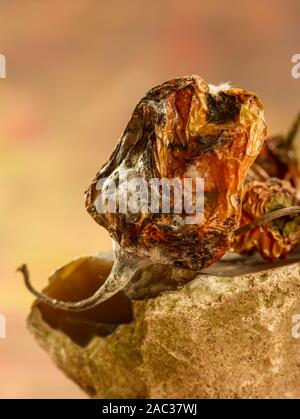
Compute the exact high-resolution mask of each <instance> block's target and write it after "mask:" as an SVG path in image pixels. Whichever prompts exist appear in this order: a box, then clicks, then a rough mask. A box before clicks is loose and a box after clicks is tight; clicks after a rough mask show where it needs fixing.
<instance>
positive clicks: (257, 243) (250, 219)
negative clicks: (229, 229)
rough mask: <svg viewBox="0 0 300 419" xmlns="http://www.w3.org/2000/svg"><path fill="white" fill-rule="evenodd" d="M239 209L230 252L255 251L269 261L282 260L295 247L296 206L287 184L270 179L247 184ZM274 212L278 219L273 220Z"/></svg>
mask: <svg viewBox="0 0 300 419" xmlns="http://www.w3.org/2000/svg"><path fill="white" fill-rule="evenodd" d="M242 208H243V210H242V216H241V222H240V226H241V227H240V229H239V233H240V234H238V235H236V239H235V241H234V243H233V246H232V250H233V251H235V252H238V253H242V254H249V253H251V252H253V251H255V250H256V251H258V252H259V253H260V254H261V256H262V257H263V258H264V259H267V260H270V261H272V260H274V259H277V258H283V257H286V256H287V255H288V254H289V253H291V252H292V251H293V250H294V248H295V247H296V246H297V245H298V243H299V241H300V215H299V211H300V207H299V202H298V200H297V194H296V190H295V189H294V188H293V187H292V185H291V183H290V182H287V181H284V180H279V179H275V178H271V179H269V180H268V181H266V182H258V181H254V182H250V183H247V184H246V186H245V188H244V193H243V204H242ZM278 213H279V214H280V218H275V219H274V218H273V217H274V214H275V215H276V214H278ZM263 216H264V218H262V217H263ZM258 220H259V221H258ZM243 225H245V226H246V228H245V229H243ZM249 227H250V228H249Z"/></svg>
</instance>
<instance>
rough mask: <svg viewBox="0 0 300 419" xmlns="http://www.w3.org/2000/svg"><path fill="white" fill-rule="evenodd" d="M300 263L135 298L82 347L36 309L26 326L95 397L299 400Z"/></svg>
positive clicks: (207, 279)
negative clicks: (125, 313)
mask: <svg viewBox="0 0 300 419" xmlns="http://www.w3.org/2000/svg"><path fill="white" fill-rule="evenodd" d="M299 269H300V264H297V263H295V264H292V265H288V266H284V267H281V268H277V269H274V270H269V271H265V272H260V273H256V274H248V275H243V276H236V277H233V278H232V277H230V278H229V277H228V278H227V277H216V276H208V275H199V276H198V277H197V278H196V279H194V280H193V281H192V282H190V283H188V284H187V285H185V286H183V287H182V288H181V289H180V290H178V291H173V292H166V293H164V294H162V295H161V296H159V297H157V298H155V299H149V300H144V301H137V302H133V303H132V304H133V310H134V321H133V322H131V323H130V324H123V325H120V326H118V327H117V328H116V330H115V331H114V332H113V333H112V334H110V335H108V336H107V337H98V336H97V337H94V338H93V339H92V340H91V341H90V342H89V344H88V345H86V346H85V347H80V346H78V345H77V344H76V343H74V342H73V341H72V340H71V339H70V338H69V337H68V336H66V335H65V334H63V333H62V332H61V331H59V330H55V329H53V328H51V327H50V326H49V325H48V324H47V323H46V322H45V321H44V320H43V318H42V315H41V312H40V310H39V308H38V305H36V304H34V306H33V309H32V312H31V314H30V316H29V319H28V325H29V328H30V330H31V331H32V333H33V334H34V336H35V338H36V340H37V341H38V343H39V344H40V345H41V346H42V347H43V348H44V349H45V350H46V351H47V352H48V353H49V355H50V356H51V358H52V359H53V361H54V363H55V364H56V365H57V366H58V367H59V368H60V369H61V370H62V371H64V373H65V374H66V375H67V376H69V377H70V378H71V379H72V380H74V381H75V382H76V383H77V384H78V385H79V386H80V387H81V388H82V389H83V390H85V391H86V392H87V393H88V394H90V395H91V396H93V397H100V398H278V397H279V398H291V397H296V398H300V339H295V338H293V337H292V327H293V323H292V316H293V315H294V314H296V313H300V277H299Z"/></svg>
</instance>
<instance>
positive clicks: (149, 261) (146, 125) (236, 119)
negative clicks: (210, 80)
mask: <svg viewBox="0 0 300 419" xmlns="http://www.w3.org/2000/svg"><path fill="white" fill-rule="evenodd" d="M265 134H266V124H265V120H264V113H263V106H262V104H261V102H260V101H259V99H258V98H257V96H256V95H255V94H254V93H250V92H247V91H245V90H243V89H237V88H232V87H230V86H228V85H221V86H219V87H216V86H212V85H208V84H207V83H206V82H205V81H204V80H203V79H202V78H201V77H199V76H190V77H183V78H177V79H174V80H171V81H168V82H166V83H163V84H161V85H159V86H157V87H154V88H153V89H151V90H150V91H149V92H148V93H147V94H146V95H145V96H144V97H143V98H142V99H141V100H140V102H139V103H138V104H137V106H136V108H135V109H134V112H133V114H132V117H131V119H130V120H129V122H128V125H127V127H126V129H125V131H124V133H123V135H122V136H121V139H120V140H119V142H118V144H117V146H116V148H115V150H114V152H113V153H112V155H111V157H110V159H109V161H108V162H107V163H106V164H105V165H104V166H103V167H102V168H101V169H100V171H99V173H98V174H97V175H96V177H95V179H94V181H93V182H92V184H91V186H90V187H89V188H88V191H87V194H86V207H87V210H88V212H89V213H90V215H91V216H92V217H93V219H94V220H95V221H96V222H97V223H98V224H100V225H101V226H103V227H104V228H106V229H107V230H108V232H109V234H110V235H111V237H112V238H113V242H114V250H115V261H114V266H113V268H112V271H111V273H110V275H109V276H108V278H107V280H106V282H105V283H104V284H103V285H102V286H101V288H100V289H99V290H98V291H97V292H96V293H95V294H94V295H93V296H92V297H90V298H88V299H85V300H82V301H79V302H61V301H57V300H53V299H51V298H49V297H47V296H44V295H41V294H40V293H38V292H37V291H35V290H34V289H33V287H32V286H31V284H30V281H29V277H28V272H23V273H24V274H25V280H26V284H27V286H28V287H29V288H30V290H31V291H32V292H33V293H35V295H36V296H38V297H39V298H40V299H42V300H43V301H44V302H46V303H48V304H51V305H53V306H55V307H59V308H62V309H66V310H84V309H87V308H91V307H93V306H95V305H97V304H99V303H101V302H102V301H105V300H106V299H108V298H109V297H111V296H112V295H114V294H115V293H116V292H118V291H119V290H121V289H124V287H127V289H128V287H129V288H130V281H131V279H132V277H133V276H134V273H135V272H136V271H137V270H138V269H139V268H141V267H145V266H148V265H153V264H154V265H155V264H161V265H165V266H172V267H176V268H178V269H186V270H194V271H199V270H201V269H202V268H205V267H208V266H209V265H211V264H212V263H214V262H216V261H217V260H219V259H220V258H221V257H222V256H223V255H224V253H225V252H226V251H227V250H228V249H229V247H230V243H231V241H232V240H233V235H234V231H235V230H236V228H237V227H238V226H239V220H240V214H241V193H242V186H243V183H244V180H245V177H246V175H247V172H248V169H249V167H250V166H251V164H252V163H253V161H254V160H255V159H256V157H257V155H258V153H259V151H260V149H261V146H262V143H263V140H264V137H265ZM100 141H101V139H100ZM124 172H125V173H126V178H127V180H131V179H136V178H143V179H144V180H145V181H146V182H150V180H151V179H153V178H158V179H163V178H168V179H175V178H176V179H179V181H180V182H183V180H184V179H185V178H192V179H193V180H194V181H195V180H196V179H198V178H199V179H204V213H203V214H202V216H201V217H200V219H198V221H197V222H196V223H193V224H191V223H187V222H186V216H187V214H186V212H185V210H182V212H181V213H175V212H174V207H175V205H176V204H177V203H176V202H175V200H173V202H172V205H171V210H170V211H169V213H163V212H161V211H159V212H155V213H153V212H151V210H150V209H149V210H148V211H140V212H137V213H136V212H130V211H127V212H126V211H123V212H120V211H118V210H119V209H120V208H117V211H109V210H108V211H106V212H101V211H99V202H100V203H101V202H102V201H101V200H102V198H103V197H102V194H103V189H101V187H99V182H100V184H101V181H102V180H103V179H105V182H108V183H109V182H110V181H113V182H114V184H117V185H118V186H120V184H121V183H122V182H123V181H122V176H123V175H124ZM118 193H119V194H120V190H119V192H118ZM160 198H161V197H160ZM118 202H120V201H118ZM160 205H161V204H160ZM23 271H24V270H23ZM150 285H151V284H150ZM150 285H149V287H150ZM146 295H147V293H146Z"/></svg>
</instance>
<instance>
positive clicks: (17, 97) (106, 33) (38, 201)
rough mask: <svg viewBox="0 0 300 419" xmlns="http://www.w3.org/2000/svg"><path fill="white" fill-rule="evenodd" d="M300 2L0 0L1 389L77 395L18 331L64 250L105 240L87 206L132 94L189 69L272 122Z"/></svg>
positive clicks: (286, 93) (295, 46) (280, 109)
mask: <svg viewBox="0 0 300 419" xmlns="http://www.w3.org/2000/svg"><path fill="white" fill-rule="evenodd" d="M299 15H300V2H299V1H298V0H252V1H246V0H240V1H237V0H226V1H218V0H209V1H201V0H193V1H191V0H172V1H171V0H162V1H158V0H152V1H138V0H110V1H105V0H62V1H58V0H27V1H26V2H25V1H22V0H1V1H0V53H1V54H4V55H5V56H6V59H7V78H6V79H0V92H1V100H0V143H1V154H0V216H1V218H0V262H1V263H0V314H4V315H5V316H6V319H7V339H0V378H1V380H0V398H3V397H21V398H26V397H34V398H35V397H37V398H40V397H85V395H84V394H83V393H82V392H81V390H80V389H78V388H77V387H76V385H75V384H73V383H72V382H71V381H69V380H68V379H67V378H65V377H64V376H63V374H62V373H61V372H60V371H58V370H57V369H56V367H55V366H54V365H53V364H52V363H51V361H50V359H49V358H48V356H47V355H46V354H45V353H44V352H43V351H42V350H41V349H40V348H39V347H38V346H37V344H36V343H35V341H34V340H33V338H32V336H31V335H30V334H29V333H28V332H27V330H26V327H25V319H26V316H27V314H28V313H29V308H30V304H31V302H32V297H31V296H30V295H29V293H28V292H27V291H26V290H25V288H24V286H23V283H22V282H21V276H20V275H19V274H16V273H15V269H16V267H17V266H18V265H19V264H20V263H22V262H26V263H28V265H29V267H30V270H31V273H32V278H33V280H34V283H35V285H36V286H38V287H39V288H42V287H43V286H44V285H45V284H46V281H47V277H48V276H49V272H51V271H52V270H53V269H54V268H56V267H59V266H61V265H63V264H65V263H66V262H68V261H69V260H70V259H72V258H73V257H74V256H78V255H81V254H85V253H89V252H94V251H97V250H108V249H110V247H111V241H110V238H109V236H108V234H107V233H106V231H105V230H104V229H102V228H101V227H99V226H98V225H97V224H96V223H95V222H94V221H93V220H92V218H91V217H90V216H89V215H88V214H87V212H86V211H85V208H84V195H83V193H84V190H85V188H86V187H87V186H88V185H89V183H90V181H91V180H92V178H93V177H94V175H95V174H96V172H97V170H98V169H99V168H100V166H101V165H102V164H103V163H104V162H105V161H106V160H107V158H108V157H109V155H110V153H111V151H112V149H113V147H114V145H115V143H116V142H117V140H118V137H119V136H120V134H121V133H122V130H123V129H124V127H125V124H126V122H127V120H128V119H129V117H130V115H131V112H132V110H133V108H134V106H135V104H136V103H137V101H138V100H139V99H140V97H141V96H142V95H143V94H144V93H145V92H146V91H147V90H148V89H149V88H151V87H153V86H155V85H157V84H159V83H161V82H163V81H165V80H168V79H171V78H174V77H176V76H182V75H189V74H199V75H202V76H203V77H204V78H205V79H206V81H208V82H210V83H215V84H217V83H219V82H225V81H230V82H231V83H232V84H233V85H234V86H238V87H243V88H245V89H248V90H253V91H255V92H256V93H257V94H258V95H259V97H260V98H261V100H262V101H263V103H264V104H265V108H266V117H267V122H268V126H269V133H280V132H282V131H286V129H287V128H288V127H289V125H290V123H291V121H292V120H293V118H294V116H295V115H296V113H297V112H298V111H299V110H300V109H299V108H300V103H299V93H300V79H299V80H295V79H293V78H292V76H291V67H292V64H291V57H292V55H293V54H296V53H300V24H299Z"/></svg>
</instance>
